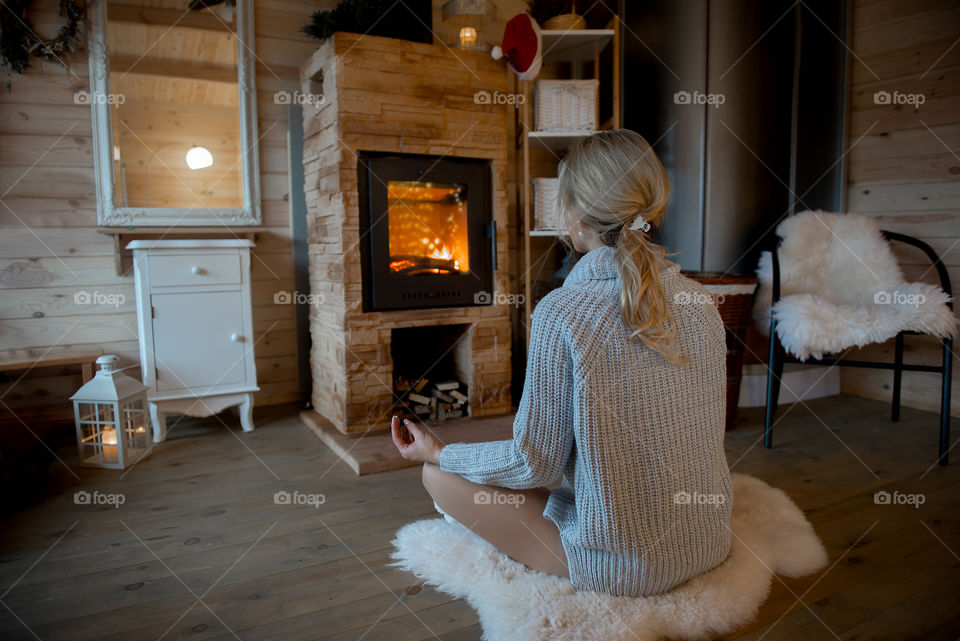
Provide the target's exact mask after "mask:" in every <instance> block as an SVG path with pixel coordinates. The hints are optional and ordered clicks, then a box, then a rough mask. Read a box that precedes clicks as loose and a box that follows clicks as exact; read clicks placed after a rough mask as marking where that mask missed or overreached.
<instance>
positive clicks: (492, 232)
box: [487, 220, 497, 274]
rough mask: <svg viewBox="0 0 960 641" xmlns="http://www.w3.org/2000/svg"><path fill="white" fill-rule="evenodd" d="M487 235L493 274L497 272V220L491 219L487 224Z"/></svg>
mask: <svg viewBox="0 0 960 641" xmlns="http://www.w3.org/2000/svg"><path fill="white" fill-rule="evenodd" d="M487 235H489V236H490V265H491V271H493V273H494V274H496V272H497V221H495V220H491V221H490V224H489V225H487Z"/></svg>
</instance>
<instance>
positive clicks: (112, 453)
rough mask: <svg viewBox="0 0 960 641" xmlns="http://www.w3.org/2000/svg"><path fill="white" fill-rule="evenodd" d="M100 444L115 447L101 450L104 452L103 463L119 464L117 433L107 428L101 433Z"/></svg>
mask: <svg viewBox="0 0 960 641" xmlns="http://www.w3.org/2000/svg"><path fill="white" fill-rule="evenodd" d="M100 443H101V444H103V445H113V447H104V448H101V449H102V451H103V461H104V462H105V463H116V462H117V447H116V445H117V431H116V430H113V429H110V428H107V429H105V430H103V431H102V432H101V433H100Z"/></svg>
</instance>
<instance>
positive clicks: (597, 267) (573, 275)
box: [563, 246, 680, 285]
mask: <svg viewBox="0 0 960 641" xmlns="http://www.w3.org/2000/svg"><path fill="white" fill-rule="evenodd" d="M615 251H616V250H614V248H613V247H609V246H604V247H598V248H596V249H592V250H590V251H588V252H587V253H586V254H584V255H583V256H582V257H581V258H580V260H578V261H577V264H576V265H574V266H573V269H571V270H570V273H569V274H568V275H567V278H566V280H565V281H563V284H564V285H573V284H576V283H582V282H584V281H588V280H609V279H611V278H619V274H617V265H616V263H615V262H614V259H613V255H614V252H615ZM664 262H665V266H664V268H663V269H662V270H661V273H662V274H666V273H667V272H670V271H674V272H679V271H680V265H678V264H677V263H674V262H672V261H670V260H665V261H664Z"/></svg>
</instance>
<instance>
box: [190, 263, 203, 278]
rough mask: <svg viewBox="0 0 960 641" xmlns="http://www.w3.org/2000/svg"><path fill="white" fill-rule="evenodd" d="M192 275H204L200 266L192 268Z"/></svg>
mask: <svg viewBox="0 0 960 641" xmlns="http://www.w3.org/2000/svg"><path fill="white" fill-rule="evenodd" d="M190 273H191V274H193V275H195V276H197V275H199V274H202V273H203V270H202V269H201V268H200V265H194V266H193V267H191V268H190Z"/></svg>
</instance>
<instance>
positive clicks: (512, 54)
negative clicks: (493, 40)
mask: <svg viewBox="0 0 960 641" xmlns="http://www.w3.org/2000/svg"><path fill="white" fill-rule="evenodd" d="M490 55H491V56H492V57H493V59H494V60H499V59H500V58H502V57H506V58H507V64H509V65H510V68H511V69H513V70H514V71H515V72H516V73H517V75H518V76H519V77H520V80H533V79H534V78H536V77H537V74H538V73H540V65H541V64H543V38H542V36H541V35H540V25H538V24H537V21H536V20H534V19H533V18H532V17H530V14H529V13H518V14H517V15H515V16H513V17H512V18H510V21H509V22H508V23H507V26H506V27H505V28H504V30H503V45H502V46H500V47H494V48H493V50H492V51H491V52H490Z"/></svg>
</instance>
